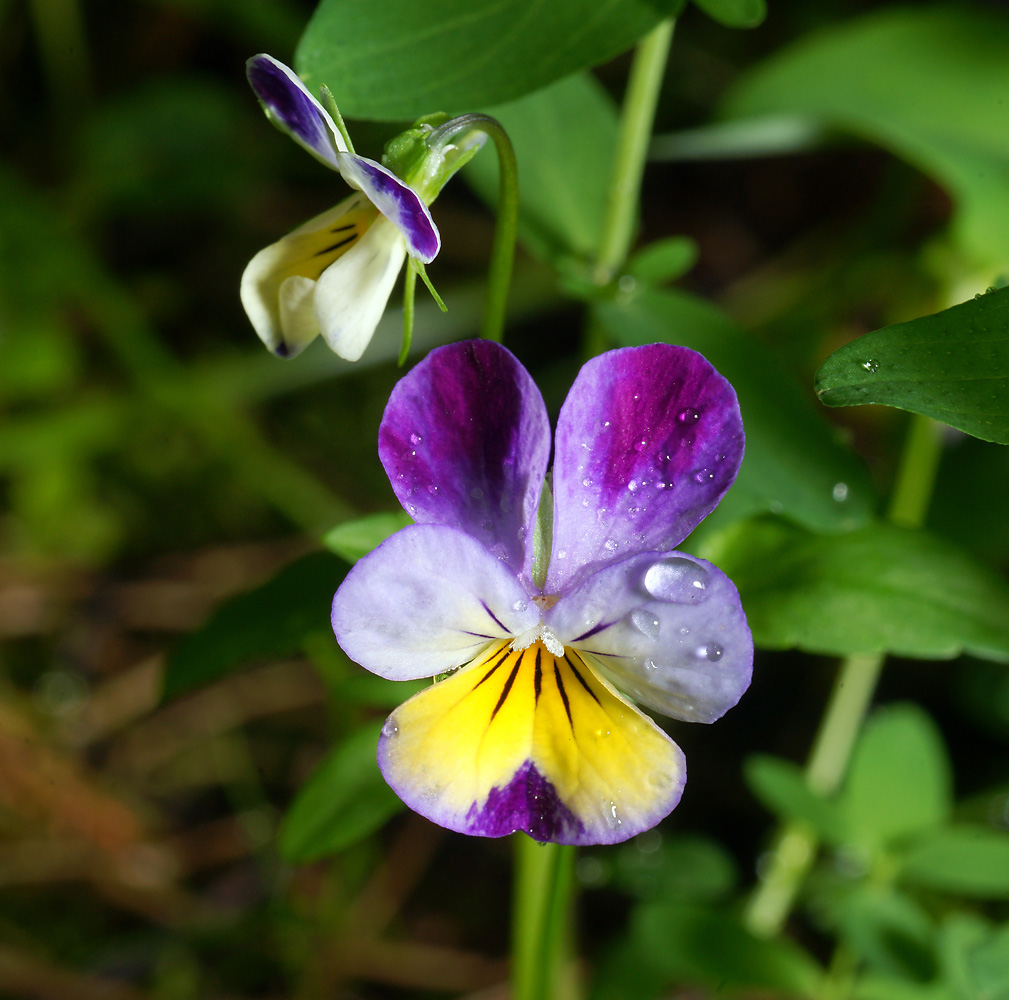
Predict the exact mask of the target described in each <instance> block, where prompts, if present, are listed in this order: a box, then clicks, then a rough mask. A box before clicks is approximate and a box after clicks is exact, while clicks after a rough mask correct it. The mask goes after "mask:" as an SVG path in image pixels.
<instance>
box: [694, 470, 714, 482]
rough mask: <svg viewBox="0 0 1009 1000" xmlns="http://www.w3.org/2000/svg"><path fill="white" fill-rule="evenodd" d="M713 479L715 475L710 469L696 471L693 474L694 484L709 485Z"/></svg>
mask: <svg viewBox="0 0 1009 1000" xmlns="http://www.w3.org/2000/svg"><path fill="white" fill-rule="evenodd" d="M714 478H715V474H714V473H713V472H712V471H711V470H710V469H698V470H697V472H695V473H694V482H695V483H702V484H703V483H710V482H711V480H712V479H714Z"/></svg>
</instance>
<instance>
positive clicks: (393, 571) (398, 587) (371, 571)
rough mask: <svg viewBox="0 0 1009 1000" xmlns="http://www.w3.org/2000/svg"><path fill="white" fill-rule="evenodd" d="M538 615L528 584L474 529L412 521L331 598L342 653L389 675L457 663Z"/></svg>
mask: <svg viewBox="0 0 1009 1000" xmlns="http://www.w3.org/2000/svg"><path fill="white" fill-rule="evenodd" d="M538 620H539V612H538V610H537V609H536V607H535V605H533V604H531V602H528V601H527V599H526V594H525V591H524V589H523V588H522V585H521V584H520V583H519V581H518V579H517V578H516V577H515V575H514V574H513V573H512V572H510V571H509V570H508V568H507V567H506V566H504V564H503V563H501V562H500V561H499V560H498V559H495V558H494V557H493V556H492V555H491V554H490V553H489V552H487V550H486V549H485V548H484V547H483V546H482V545H480V543H479V542H477V541H475V540H474V539H473V538H471V537H470V536H469V535H467V534H465V533H464V532H462V531H459V530H457V529H456V528H452V527H447V526H444V525H434V524H425V525H412V526H410V527H408V528H403V529H402V530H401V531H398V532H396V534H395V535H393V536H392V537H391V538H388V539H387V540H386V541H385V542H383V543H382V544H381V545H380V546H379V547H378V548H377V549H375V550H374V551H372V552H370V553H369V554H368V555H367V556H365V557H364V558H363V559H361V560H360V561H359V562H358V563H357V564H356V565H355V566H354V567H353V568H352V569H351V570H350V572H349V573H348V574H347V576H346V578H345V579H344V582H343V583H342V584H341V586H340V589H339V590H338V591H337V592H336V596H335V597H334V599H333V613H332V623H333V631H334V632H335V633H336V638H337V641H338V642H339V643H340V645H341V646H342V647H343V650H344V652H345V653H346V654H347V655H348V656H349V657H350V658H351V659H352V660H354V661H356V662H357V663H359V664H361V666H362V667H364V668H365V669H366V670H370V671H371V672H372V673H375V674H378V675H379V676H381V677H387V678H389V679H391V680H411V679H415V678H418V677H432V676H434V675H435V674H438V673H442V672H444V671H446V670H450V669H452V668H453V667H458V666H459V665H460V664H462V663H465V662H466V661H467V660H470V659H471V658H472V657H473V656H474V655H475V653H476V652H477V651H479V650H480V649H481V648H482V647H484V646H486V645H487V643H488V642H490V641H492V640H494V639H506V638H508V637H510V636H512V635H519V634H521V633H522V632H524V631H525V630H526V629H528V628H531V627H532V626H533V625H535V624H536V622H537V621H538Z"/></svg>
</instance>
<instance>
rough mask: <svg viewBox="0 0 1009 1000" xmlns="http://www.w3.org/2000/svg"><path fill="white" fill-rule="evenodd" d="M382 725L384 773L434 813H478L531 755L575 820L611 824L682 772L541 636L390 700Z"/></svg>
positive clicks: (587, 670)
mask: <svg viewBox="0 0 1009 1000" xmlns="http://www.w3.org/2000/svg"><path fill="white" fill-rule="evenodd" d="M555 641H556V640H555ZM550 645H551V646H553V645H554V643H553V642H551V643H550ZM386 733H387V736H388V739H387V741H386V750H385V753H386V758H385V770H386V777H387V778H389V779H390V781H391V782H392V783H393V786H394V787H396V788H397V790H401V789H402V788H404V787H406V788H410V789H412V790H413V793H412V796H411V797H412V798H414V800H416V799H417V798H420V799H423V800H425V801H426V802H427V803H428V804H429V805H430V806H431V807H432V808H433V809H434V811H435V813H437V812H444V813H447V814H453V815H466V814H467V812H468V811H469V810H471V809H473V808H476V809H477V810H479V809H480V808H482V807H483V805H484V803H486V802H487V800H488V796H490V794H491V792H492V790H493V789H495V788H497V789H504V788H507V787H508V786H509V784H510V782H512V780H513V779H514V777H515V775H516V774H519V773H521V772H522V771H523V768H524V767H525V766H526V765H528V764H532V765H533V766H534V767H535V768H536V770H537V772H538V773H539V774H540V775H542V776H543V778H545V779H546V780H547V781H548V782H549V783H550V785H552V786H553V788H554V790H555V791H556V793H557V795H558V797H559V799H560V801H561V802H562V803H563V804H564V806H565V807H566V808H567V809H569V810H570V811H571V813H572V814H573V815H574V816H575V817H577V819H578V820H579V821H580V822H582V823H583V824H585V825H586V826H587V827H598V826H600V825H601V827H602V828H603V829H611V830H615V829H617V828H619V826H620V825H621V823H622V822H623V815H622V811H623V810H630V811H631V812H633V813H637V814H640V813H643V812H647V811H648V810H649V809H651V808H652V807H653V804H654V802H655V801H657V800H661V798H662V797H663V796H664V795H666V794H667V793H668V791H669V788H670V787H671V786H672V785H673V784H676V783H678V782H680V781H681V780H682V772H681V763H680V757H679V751H678V750H676V748H675V746H674V745H673V744H672V743H671V742H670V741H669V739H668V738H667V737H666V736H665V734H664V733H662V732H661V730H659V729H658V728H657V727H656V726H655V724H654V723H653V722H652V721H651V720H650V719H648V718H647V717H645V716H644V715H642V714H641V713H640V712H639V711H638V710H637V709H636V708H634V707H633V706H632V705H631V704H629V703H628V702H627V701H625V700H624V699H623V698H622V697H620V695H618V694H617V693H616V691H615V690H614V689H613V688H612V687H611V686H610V685H609V683H608V682H606V681H604V680H603V679H602V678H601V677H600V676H599V675H598V674H597V673H596V672H595V671H594V670H593V669H592V667H590V666H589V664H588V663H587V662H586V660H585V659H584V658H583V656H582V655H581V654H580V653H579V652H577V651H576V650H574V649H571V648H570V647H561V648H560V649H558V650H557V652H556V653H555V652H554V651H553V650H552V649H551V648H548V646H547V645H546V644H545V643H544V642H543V641H542V640H541V639H535V640H534V641H532V642H531V643H530V644H529V645H528V646H526V647H525V648H521V649H513V648H512V643H511V641H510V640H503V641H501V642H495V643H492V644H491V645H490V646H489V647H487V648H486V649H485V650H484V651H483V653H482V654H481V655H480V656H479V657H477V658H476V659H475V660H474V661H473V662H471V663H470V664H468V665H466V666H464V667H463V668H462V669H461V670H459V671H458V672H457V673H455V674H453V675H451V676H450V677H448V678H447V679H446V680H443V681H439V682H437V683H436V684H434V685H433V686H432V687H430V688H427V689H426V690H424V691H422V692H421V693H420V694H418V695H415V696H414V697H413V698H411V699H410V700H409V701H408V702H406V703H405V704H404V705H401V706H400V707H399V708H398V709H397V710H396V711H395V712H394V713H393V715H392V716H391V717H390V719H389V722H388V724H387V727H386ZM401 794H403V793H402V791H401ZM408 801H410V799H409V798H408ZM618 803H619V805H618ZM431 814H432V813H430V812H429V813H428V815H431Z"/></svg>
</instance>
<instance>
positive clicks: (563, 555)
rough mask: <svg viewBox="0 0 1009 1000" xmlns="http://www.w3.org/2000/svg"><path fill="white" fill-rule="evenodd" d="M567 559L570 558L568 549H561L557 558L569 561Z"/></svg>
mask: <svg viewBox="0 0 1009 1000" xmlns="http://www.w3.org/2000/svg"><path fill="white" fill-rule="evenodd" d="M567 557H568V550H567V549H561V550H560V552H558V553H557V558H558V559H567Z"/></svg>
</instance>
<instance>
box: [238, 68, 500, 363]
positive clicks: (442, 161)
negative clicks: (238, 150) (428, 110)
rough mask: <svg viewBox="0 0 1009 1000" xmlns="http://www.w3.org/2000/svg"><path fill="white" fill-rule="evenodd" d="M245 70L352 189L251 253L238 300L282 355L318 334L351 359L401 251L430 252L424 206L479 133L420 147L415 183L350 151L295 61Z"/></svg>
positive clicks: (271, 108)
mask: <svg viewBox="0 0 1009 1000" xmlns="http://www.w3.org/2000/svg"><path fill="white" fill-rule="evenodd" d="M247 72H248V77H249V83H250V84H251V85H252V89H253V90H254V91H255V92H256V96H257V97H258V98H259V100H260V102H261V103H262V105H263V107H264V108H265V109H266V112H267V115H268V116H269V117H270V119H271V121H273V123H274V124H275V125H276V126H277V127H278V128H280V129H281V131H283V132H286V133H287V134H288V135H289V136H291V138H292V139H294V140H295V142H297V143H298V144H299V145H300V146H303V147H304V148H305V149H307V150H308V152H309V153H311V154H312V155H313V156H314V157H315V158H316V159H317V160H319V161H320V162H322V163H324V164H325V165H326V166H328V167H330V168H332V169H333V170H336V171H338V172H339V174H340V175H341V176H342V177H343V179H344V180H345V181H346V182H347V183H348V184H349V185H350V186H351V187H352V188H354V189H355V193H354V194H352V195H351V196H350V197H349V198H346V199H344V200H343V201H342V202H340V204H339V205H337V206H336V207H335V208H331V209H330V210H329V211H328V212H323V213H322V215H318V216H316V217H315V218H314V219H312V220H310V221H309V222H306V223H305V225H303V226H301V227H299V228H298V229H295V230H294V232H292V233H290V234H288V235H287V236H285V237H284V238H283V239H282V240H280V241H279V242H277V243H274V244H273V245H272V246H269V247H267V248H266V249H265V250H261V251H260V252H259V253H258V254H256V256H255V257H253V258H252V260H251V261H250V263H249V265H248V266H247V267H246V269H245V273H244V274H243V275H242V285H241V296H242V305H243V306H244V307H245V311H246V313H247V314H248V316H249V319H250V321H251V322H252V325H253V327H254V328H255V330H256V333H258V334H259V337H260V339H261V340H262V341H263V342H264V343H265V344H266V346H267V347H269V348H270V350H271V351H273V352H274V353H275V354H277V355H279V356H280V357H293V356H294V355H295V354H297V353H298V352H299V351H301V350H302V349H303V348H304V347H305V346H306V345H307V344H309V343H310V342H311V341H312V340H314V339H315V337H316V336H317V335H318V334H319V333H320V332H321V333H322V336H323V337H324V338H325V340H326V343H328V344H329V346H330V347H331V348H332V349H333V350H334V351H335V352H336V353H337V354H339V355H340V357H342V358H346V359H347V360H348V361H357V360H358V359H359V358H360V357H361V354H362V353H363V352H364V349H365V348H366V347H367V346H368V342H369V341H370V340H371V337H372V334H373V333H374V332H375V327H376V326H377V325H378V321H379V320H380V319H381V317H382V313H383V312H384V311H385V306H386V303H387V302H388V300H389V295H390V293H391V292H392V287H393V285H394V284H395V282H396V278H397V276H398V275H399V272H400V270H401V269H402V267H403V262H404V260H405V259H406V256H407V254H409V255H410V257H412V258H413V259H414V261H416V262H418V265H419V267H422V266H423V265H424V264H429V263H430V262H431V261H432V260H434V258H435V256H437V254H438V250H439V249H440V247H441V237H440V235H439V233H438V228H437V226H435V224H434V220H433V219H432V218H431V213H430V211H429V210H428V207H427V206H428V204H429V203H430V202H432V201H434V199H435V197H436V196H437V194H438V192H439V191H440V190H441V188H442V186H443V185H444V183H445V182H446V181H447V180H448V178H449V177H450V176H451V174H452V173H453V172H454V171H455V170H457V169H458V168H459V166H461V165H462V163H463V162H465V160H466V159H467V158H468V157H469V156H471V155H473V153H474V152H475V151H476V149H477V148H479V143H480V142H482V139H479V140H477V141H475V142H469V143H468V144H466V143H463V144H462V145H459V146H453V147H452V149H451V150H447V151H446V150H441V149H430V150H428V149H425V150H424V153H425V155H424V156H423V157H422V158H421V163H420V164H419V165H418V164H413V168H414V169H413V171H412V172H413V173H416V174H417V175H418V177H419V178H420V181H421V182H420V183H419V184H418V186H417V187H413V186H411V185H410V184H409V183H406V182H404V181H403V180H401V179H400V178H399V177H398V176H397V175H396V174H395V173H394V172H393V171H392V170H390V169H389V168H388V167H385V166H383V165H382V164H381V163H377V162H376V161H375V160H369V159H368V158H367V157H364V156H358V155H357V154H356V153H353V152H352V151H351V150H350V149H349V148H348V145H347V140H346V139H345V138H344V136H343V133H342V132H341V131H340V129H339V128H337V125H336V123H335V122H334V121H333V118H332V117H331V116H330V114H329V113H328V112H327V111H326V109H325V108H323V107H322V105H321V104H320V103H319V102H318V101H317V100H316V99H315V98H314V97H313V96H312V95H311V94H310V93H309V92H308V90H307V89H306V87H305V85H304V84H303V83H302V82H301V81H300V80H299V79H298V77H297V75H296V74H295V73H294V71H293V70H292V69H290V68H289V67H287V66H285V65H284V64H283V63H281V62H278V61H277V60H276V59H274V58H273V57H272V56H268V55H263V54H260V55H256V56H253V57H252V58H251V59H250V60H249V61H248V63H247ZM427 131H429V132H430V131H431V129H430V127H427ZM446 154H448V155H446ZM453 154H454V155H453Z"/></svg>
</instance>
